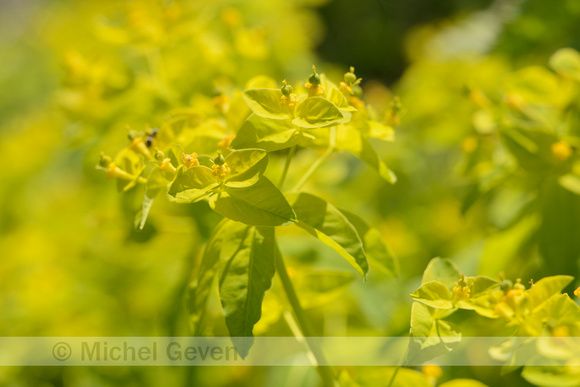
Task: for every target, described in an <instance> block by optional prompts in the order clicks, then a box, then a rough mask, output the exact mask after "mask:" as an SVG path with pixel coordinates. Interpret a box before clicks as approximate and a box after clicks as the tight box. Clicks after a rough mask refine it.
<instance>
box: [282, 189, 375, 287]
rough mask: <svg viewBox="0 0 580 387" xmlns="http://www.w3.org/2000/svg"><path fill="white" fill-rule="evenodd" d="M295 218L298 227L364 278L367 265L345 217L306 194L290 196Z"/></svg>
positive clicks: (318, 199)
mask: <svg viewBox="0 0 580 387" xmlns="http://www.w3.org/2000/svg"><path fill="white" fill-rule="evenodd" d="M289 200H290V202H291V203H292V207H293V208H294V211H295V212H296V216H297V218H298V223H296V225H297V226H299V227H302V228H303V229H304V230H306V231H308V232H309V233H310V234H312V235H313V236H314V237H316V238H318V239H320V240H321V241H322V242H324V243H325V244H327V245H328V246H330V247H332V248H333V249H334V250H336V251H337V252H338V253H339V254H340V255H341V256H342V257H343V258H345V259H346V260H347V261H348V263H350V264H351V265H352V266H353V267H354V268H355V269H356V270H357V271H358V272H359V273H360V274H361V276H363V277H365V276H366V274H367V273H368V270H369V265H368V262H367V258H366V255H365V251H364V248H363V243H362V240H361V239H360V237H359V235H358V234H357V232H356V229H355V228H354V226H353V225H352V224H351V223H350V222H349V221H348V219H347V217H346V216H345V215H344V214H343V213H342V212H340V211H339V210H338V209H337V208H336V207H334V206H333V205H331V204H330V203H328V202H327V201H325V200H324V199H321V198H319V197H316V196H314V195H310V194H307V193H300V194H292V195H289Z"/></svg>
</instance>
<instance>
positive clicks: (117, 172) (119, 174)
mask: <svg viewBox="0 0 580 387" xmlns="http://www.w3.org/2000/svg"><path fill="white" fill-rule="evenodd" d="M106 172H107V179H122V180H133V179H134V178H135V176H133V175H131V174H129V173H127V172H126V171H124V170H122V169H121V168H119V167H117V166H116V165H115V163H110V164H109V165H108V167H107V170H106Z"/></svg>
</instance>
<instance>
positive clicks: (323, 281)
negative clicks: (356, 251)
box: [292, 270, 354, 308]
mask: <svg viewBox="0 0 580 387" xmlns="http://www.w3.org/2000/svg"><path fill="white" fill-rule="evenodd" d="M353 280H354V275H353V273H352V272H351V271H343V270H308V271H303V270H301V271H300V272H297V273H295V274H294V275H293V276H292V282H293V283H294V286H295V287H296V291H297V293H298V296H299V297H298V298H299V299H300V303H301V304H302V307H303V308H312V307H318V306H321V305H324V304H328V303H330V302H332V301H335V300H336V299H337V297H339V296H340V295H341V294H343V292H344V291H345V290H346V289H347V288H348V286H349V285H350V284H351V283H352V281H353Z"/></svg>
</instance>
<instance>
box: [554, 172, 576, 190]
mask: <svg viewBox="0 0 580 387" xmlns="http://www.w3.org/2000/svg"><path fill="white" fill-rule="evenodd" d="M558 183H559V184H560V185H561V186H562V187H564V188H566V189H567V190H568V191H570V192H572V193H574V194H576V195H580V177H578V176H576V175H574V174H571V173H568V174H566V175H563V176H560V178H558Z"/></svg>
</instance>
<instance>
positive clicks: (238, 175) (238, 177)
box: [225, 149, 268, 186]
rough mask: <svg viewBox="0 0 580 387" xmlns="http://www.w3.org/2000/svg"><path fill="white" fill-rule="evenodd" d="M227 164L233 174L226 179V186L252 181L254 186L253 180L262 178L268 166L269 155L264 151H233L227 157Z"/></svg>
mask: <svg viewBox="0 0 580 387" xmlns="http://www.w3.org/2000/svg"><path fill="white" fill-rule="evenodd" d="M226 163H227V164H228V167H229V168H230V170H231V174H230V175H228V176H227V177H226V179H225V182H226V184H228V185H231V183H232V182H236V183H243V182H246V181H252V184H253V183H254V182H255V181H253V180H254V179H257V178H258V177H260V176H262V174H263V173H264V171H265V170H266V167H267V166H268V153H267V152H266V151H265V150H262V149H243V150H238V151H233V152H232V153H230V154H229V155H228V156H227V157H226ZM248 185H249V184H248ZM238 186H239V184H238Z"/></svg>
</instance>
